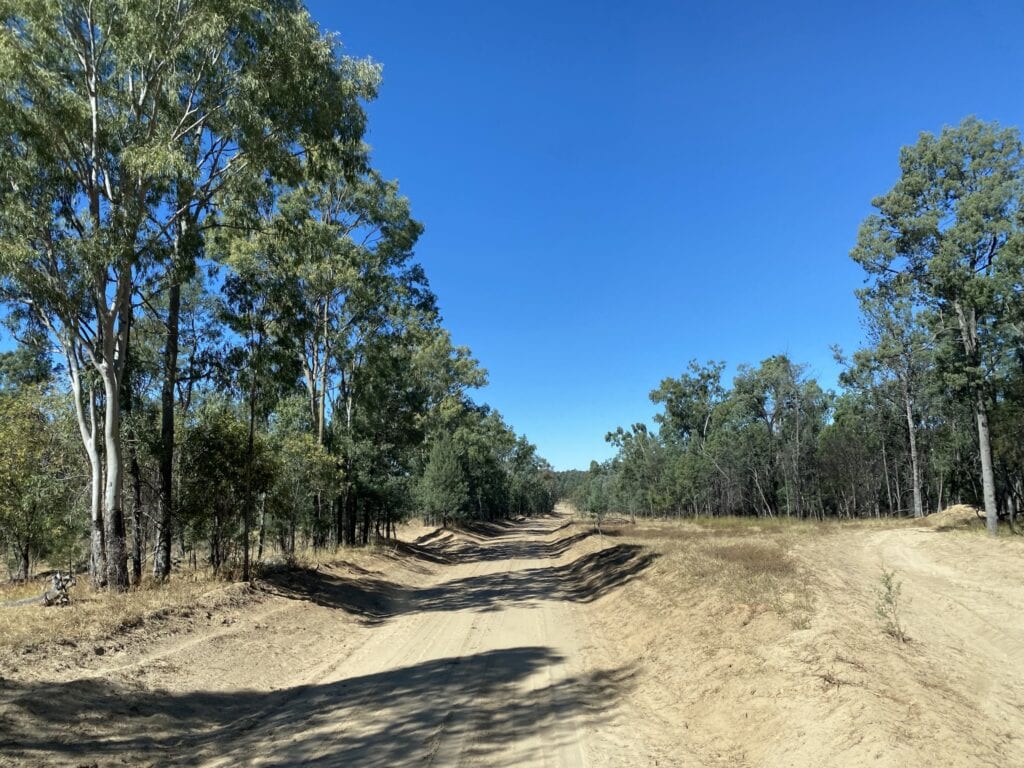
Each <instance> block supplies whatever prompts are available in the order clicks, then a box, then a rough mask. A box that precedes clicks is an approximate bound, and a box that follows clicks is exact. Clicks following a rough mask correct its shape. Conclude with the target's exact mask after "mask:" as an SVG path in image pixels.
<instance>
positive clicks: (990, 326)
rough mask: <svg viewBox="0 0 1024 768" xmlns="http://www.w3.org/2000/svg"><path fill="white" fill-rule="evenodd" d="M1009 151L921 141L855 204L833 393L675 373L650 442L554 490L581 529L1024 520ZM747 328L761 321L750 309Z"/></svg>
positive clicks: (798, 371)
mask: <svg viewBox="0 0 1024 768" xmlns="http://www.w3.org/2000/svg"><path fill="white" fill-rule="evenodd" d="M1022 152H1024V146H1022V144H1021V137H1020V133H1019V131H1018V130H1017V129H1015V128H1004V127H1001V126H1000V125H998V124H996V123H986V122H983V121H980V120H978V119H976V118H973V117H971V118H966V119H965V120H963V121H962V122H961V123H960V124H959V125H957V126H952V127H947V128H945V129H943V130H942V131H941V132H940V133H938V134H931V133H922V134H921V136H920V138H919V140H918V141H917V143H915V144H913V145H911V146H907V147H904V148H903V149H902V150H901V151H900V154H899V178H898V180H897V181H896V183H895V185H894V186H893V187H892V189H890V190H889V191H888V192H886V193H884V194H882V195H880V196H879V197H877V198H875V199H874V200H872V201H871V204H872V207H873V209H874V211H875V212H874V213H872V214H871V215H870V216H868V217H867V218H866V219H865V220H864V222H863V223H862V225H861V227H860V230H859V233H858V236H857V240H856V243H855V244H853V248H852V251H851V253H850V255H851V257H852V258H853V259H854V260H855V261H856V262H857V263H858V264H859V265H860V266H861V267H863V271H864V285H863V287H861V288H859V289H858V290H857V291H856V295H857V299H858V301H859V304H860V310H861V318H862V325H863V330H864V343H863V346H862V347H861V348H860V349H857V350H854V351H852V352H850V353H847V352H845V351H844V350H841V349H838V348H834V350H833V351H834V354H835V356H836V358H837V360H838V361H839V363H840V364H841V367H842V373H841V374H840V377H839V391H838V392H837V391H831V390H826V389H825V388H823V387H822V386H821V385H820V384H819V382H817V381H816V380H815V379H814V378H813V377H812V376H810V375H809V374H808V370H807V366H806V365H802V364H801V363H799V362H798V361H794V360H792V359H790V357H789V356H787V355H785V354H778V355H774V356H772V357H769V358H767V359H765V360H763V361H761V362H760V363H758V364H757V365H749V364H741V365H739V366H738V367H737V368H736V375H735V377H734V378H733V380H732V382H731V386H730V385H729V382H726V381H723V375H724V372H725V370H726V365H725V364H724V363H723V362H719V361H708V362H700V361H691V362H690V363H689V365H688V366H687V368H686V369H685V370H684V371H683V373H682V374H681V375H679V376H678V377H676V378H666V379H664V380H663V381H662V382H661V383H660V384H659V386H658V387H657V388H656V389H654V390H653V391H652V392H651V393H650V399H651V401H652V403H654V404H655V405H657V406H659V407H660V411H659V412H658V413H657V414H656V415H655V417H654V421H655V423H656V430H652V429H651V428H649V427H648V425H646V424H645V423H642V422H640V423H636V424H633V425H631V426H630V427H628V428H623V427H618V428H617V429H615V430H614V431H612V432H609V433H608V435H607V437H606V440H607V441H608V442H609V443H611V444H612V445H613V446H614V447H615V449H616V450H617V453H616V455H615V457H614V458H613V459H611V460H610V461H606V462H604V463H597V462H593V463H592V464H591V466H590V469H589V471H585V472H584V471H577V472H570V473H564V474H563V475H562V476H560V478H559V483H560V489H561V492H562V493H564V494H566V495H567V496H568V497H569V498H571V499H572V500H573V502H574V504H575V505H576V506H577V507H578V508H580V509H583V510H586V511H587V512H588V513H589V514H591V515H595V516H602V515H605V514H608V513H625V514H630V515H634V516H635V515H646V516H660V515H663V516H675V515H693V516H696V515H707V516H715V515H757V516H764V517H776V516H782V517H795V518H813V519H826V518H829V519H833V518H841V519H847V518H868V517H894V516H907V517H922V516H924V515H926V514H928V513H930V512H936V511H939V510H941V509H943V508H944V507H946V506H948V505H950V504H953V503H966V504H971V505H975V506H977V507H978V508H979V509H980V510H982V511H983V513H984V515H985V517H986V523H987V526H988V530H989V532H990V533H993V534H995V533H996V531H997V527H998V525H999V522H1000V520H1005V521H1006V522H1007V523H1008V524H1009V527H1010V528H1012V529H1016V527H1017V526H1016V523H1018V522H1019V516H1020V515H1021V513H1022V511H1024V447H1022V444H1021V435H1022V434H1024V154H1022ZM765 311H769V308H768V307H766V308H765Z"/></svg>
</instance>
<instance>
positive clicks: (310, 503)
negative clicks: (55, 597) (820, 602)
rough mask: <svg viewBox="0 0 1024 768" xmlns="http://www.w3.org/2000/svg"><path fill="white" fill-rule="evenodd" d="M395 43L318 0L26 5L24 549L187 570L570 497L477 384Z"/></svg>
mask: <svg viewBox="0 0 1024 768" xmlns="http://www.w3.org/2000/svg"><path fill="white" fill-rule="evenodd" d="M380 80H381V70H380V67H379V65H377V64H376V63H374V62H372V61H370V60H363V59H354V58H351V57H348V56H344V55H342V53H341V49H340V44H339V42H338V40H337V39H336V38H335V37H333V36H331V35H328V34H326V33H325V32H323V31H322V30H320V29H319V28H318V26H317V25H316V23H315V22H314V21H313V20H312V19H311V17H310V16H309V14H308V13H307V11H306V10H305V8H303V7H302V5H301V4H299V3H292V2H278V1H277V0H270V1H269V2H260V3H256V4H253V3H247V2H237V1H236V0H204V1H203V2H194V3H171V4H158V5H156V6H152V5H150V4H139V3H136V4H131V3H129V4H124V3H115V2H94V3H78V2H63V1H61V2H53V3H36V2H20V1H16V2H9V3H4V4H3V6H2V9H0V302H2V305H3V310H4V311H3V321H4V323H5V325H6V328H7V331H8V335H9V337H10V338H13V339H15V340H16V341H17V344H16V346H15V348H14V349H12V350H10V351H6V352H4V353H3V354H2V355H0V452H2V453H0V547H2V551H3V553H4V554H5V558H4V559H5V561H6V564H7V565H8V568H9V572H10V575H11V577H12V578H16V579H26V578H28V577H29V576H31V575H32V574H33V573H34V572H37V571H39V570H41V569H45V567H51V568H62V569H69V568H70V569H75V570H78V569H80V568H82V567H85V568H87V569H88V572H89V580H90V581H91V582H92V584H93V585H94V586H95V587H105V588H107V589H109V590H112V591H114V592H120V591H123V590H126V589H128V588H129V586H132V585H135V586H137V585H140V584H142V583H143V582H144V581H145V580H146V579H147V578H150V577H151V578H153V579H155V580H156V581H164V580H166V579H168V577H169V575H170V574H171V572H172V571H173V570H175V569H187V570H189V571H196V572H201V571H205V570H206V569H210V570H211V571H212V572H213V573H214V574H217V575H219V576H223V577H229V578H241V579H249V578H251V577H252V575H253V573H254V570H255V566H256V564H258V563H259V562H260V561H262V560H264V559H266V558H267V557H268V554H269V553H271V552H273V553H276V554H281V555H283V556H285V557H293V556H294V554H295V553H296V552H298V551H299V550H302V549H305V548H313V549H316V550H320V551H324V550H331V549H333V548H335V547H337V546H339V545H347V546H364V545H367V544H368V543H370V542H373V541H375V540H378V539H389V538H392V537H393V535H394V530H395V526H396V524H398V523H399V522H401V521H402V520H404V519H405V518H406V517H407V516H409V515H410V514H411V513H414V512H423V513H425V514H426V516H427V517H428V518H429V519H431V520H437V521H441V520H444V521H446V522H458V521H460V520H469V519H474V520H479V519H492V518H497V517H501V516H506V515H515V514H529V513H539V512H547V511H550V509H551V508H552V505H553V503H554V495H553V489H552V485H551V481H552V477H551V473H550V468H549V467H548V465H547V463H546V462H545V461H544V460H543V459H541V458H540V457H539V456H538V455H537V453H536V450H535V448H534V446H533V445H531V444H530V443H529V442H528V441H527V440H526V438H525V437H522V436H518V435H516V434H515V433H514V432H513V430H512V428H511V427H510V426H509V425H508V424H507V423H506V422H505V421H504V420H503V419H502V417H501V415H500V414H499V413H497V412H496V411H494V410H492V409H491V408H489V407H488V406H486V405H483V404H480V403H477V402H475V401H474V400H473V398H472V391H473V390H475V389H477V388H479V387H481V386H483V385H484V384H485V383H486V372H485V371H484V370H483V369H482V368H481V367H480V366H479V364H478V363H477V361H476V360H475V359H473V357H472V356H471V354H470V351H469V350H468V349H466V348H465V347H460V346H457V345H456V344H455V343H454V342H453V341H452V339H451V337H450V335H449V333H448V331H447V330H446V329H445V327H444V325H443V324H442V318H441V314H440V311H439V309H438V306H437V302H436V299H435V296H434V294H433V293H432V292H431V290H430V288H429V284H428V281H427V276H426V274H425V272H424V270H423V268H422V267H421V266H420V265H419V264H418V263H417V262H416V259H415V247H416V243H417V239H418V238H419V236H420V233H421V232H422V229H423V228H422V226H421V224H420V223H419V222H418V221H417V220H416V219H415V218H414V217H413V214H412V207H411V204H410V202H409V201H408V200H407V199H406V198H405V197H404V196H403V195H402V194H401V190H400V189H399V186H398V183H397V182H395V181H392V180H388V179H385V178H384V177H382V176H381V174H380V173H379V172H378V171H376V170H375V169H374V166H373V159H372V156H371V154H370V150H369V147H368V146H367V145H366V143H365V142H364V140H363V137H364V134H365V132H366V129H367V116H366V112H365V106H366V104H367V103H368V102H369V101H371V100H372V99H373V98H374V97H375V96H376V93H377V89H378V87H379V85H380Z"/></svg>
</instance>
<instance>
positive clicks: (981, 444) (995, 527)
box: [974, 393, 999, 536]
mask: <svg viewBox="0 0 1024 768" xmlns="http://www.w3.org/2000/svg"><path fill="white" fill-rule="evenodd" d="M974 408H975V415H976V416H977V419H978V451H979V453H980V454H981V486H982V493H983V495H984V499H985V527H986V528H987V529H988V533H989V535H990V536H995V535H997V534H998V533H999V508H998V507H997V506H996V478H995V472H994V471H993V469H992V443H991V440H990V439H989V432H988V412H987V411H986V410H985V400H984V397H983V396H982V395H981V393H978V396H977V399H976V400H975V404H974Z"/></svg>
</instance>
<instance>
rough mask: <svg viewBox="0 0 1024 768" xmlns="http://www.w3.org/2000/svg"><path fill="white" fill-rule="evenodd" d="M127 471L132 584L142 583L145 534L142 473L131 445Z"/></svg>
mask: <svg viewBox="0 0 1024 768" xmlns="http://www.w3.org/2000/svg"><path fill="white" fill-rule="evenodd" d="M129 454H130V457H129V471H130V472H131V475H132V518H133V520H132V522H133V527H134V531H133V536H132V583H134V584H141V583H142V553H143V552H145V546H144V544H143V538H144V534H145V532H146V521H145V517H144V515H143V514H142V471H141V469H140V468H139V456H138V451H137V450H136V448H135V446H134V445H133V446H132V447H131V448H130V449H129Z"/></svg>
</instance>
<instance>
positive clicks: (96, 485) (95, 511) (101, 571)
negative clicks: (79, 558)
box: [87, 447, 107, 588]
mask: <svg viewBox="0 0 1024 768" xmlns="http://www.w3.org/2000/svg"><path fill="white" fill-rule="evenodd" d="M87 453H88V454H89V465H90V469H91V471H92V472H91V473H92V480H91V482H92V487H91V488H90V489H89V490H90V500H89V502H90V511H91V515H90V517H91V527H90V535H89V576H90V578H91V580H92V585H93V586H94V587H97V588H99V587H105V586H106V585H107V548H106V541H105V537H104V535H103V464H102V463H101V462H100V455H99V451H97V450H96V449H95V447H93V448H89V449H87Z"/></svg>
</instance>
